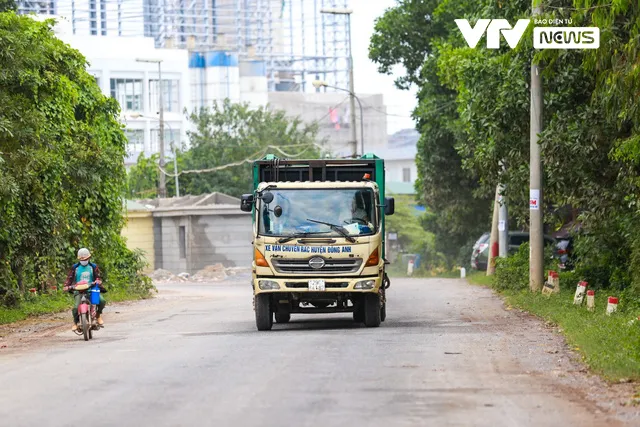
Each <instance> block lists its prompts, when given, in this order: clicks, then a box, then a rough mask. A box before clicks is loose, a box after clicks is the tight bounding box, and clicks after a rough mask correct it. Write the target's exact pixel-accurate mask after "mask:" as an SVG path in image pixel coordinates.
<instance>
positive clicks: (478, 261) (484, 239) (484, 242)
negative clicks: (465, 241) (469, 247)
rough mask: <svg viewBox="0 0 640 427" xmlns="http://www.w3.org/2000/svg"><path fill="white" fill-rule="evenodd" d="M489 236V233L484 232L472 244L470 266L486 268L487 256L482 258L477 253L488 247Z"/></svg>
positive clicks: (479, 268) (476, 268)
mask: <svg viewBox="0 0 640 427" xmlns="http://www.w3.org/2000/svg"><path fill="white" fill-rule="evenodd" d="M490 237H491V233H484V234H483V235H482V236H480V238H479V239H478V240H476V243H475V244H474V245H473V251H472V253H471V268H473V269H474V270H483V271H486V270H487V257H484V258H482V257H480V256H479V255H480V254H481V253H483V252H484V251H485V250H486V249H487V248H488V247H489V238H490Z"/></svg>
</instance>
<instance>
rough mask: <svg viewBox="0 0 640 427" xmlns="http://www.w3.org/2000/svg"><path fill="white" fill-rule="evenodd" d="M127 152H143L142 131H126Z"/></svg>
mask: <svg viewBox="0 0 640 427" xmlns="http://www.w3.org/2000/svg"><path fill="white" fill-rule="evenodd" d="M124 134H125V135H126V137H127V141H128V144H127V152H129V153H131V154H137V153H141V152H143V151H144V131H143V130H142V129H126V130H125V131H124Z"/></svg>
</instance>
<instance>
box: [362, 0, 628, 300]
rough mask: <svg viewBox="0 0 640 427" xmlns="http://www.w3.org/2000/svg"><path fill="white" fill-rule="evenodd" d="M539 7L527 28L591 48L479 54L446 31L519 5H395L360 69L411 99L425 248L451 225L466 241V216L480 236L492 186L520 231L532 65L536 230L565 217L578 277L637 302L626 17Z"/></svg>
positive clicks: (585, 6)
mask: <svg viewBox="0 0 640 427" xmlns="http://www.w3.org/2000/svg"><path fill="white" fill-rule="evenodd" d="M544 7H545V10H546V12H545V13H544V16H541V17H540V18H546V19H550V18H552V19H556V18H562V19H571V20H572V24H571V25H574V26H597V27H599V28H600V33H601V45H600V48H599V49H585V50H545V51H536V52H534V50H533V49H532V40H533V34H532V28H533V24H532V25H530V26H529V28H528V30H527V33H525V35H524V36H523V38H522V39H521V41H520V43H519V45H518V47H517V48H516V49H510V48H509V47H508V46H507V45H506V43H504V42H503V45H502V47H501V48H500V49H498V50H492V49H491V50H490V49H486V48H484V47H483V46H482V43H483V40H484V39H482V40H481V43H480V44H479V45H478V47H476V48H469V47H468V46H467V44H466V42H465V41H464V39H463V37H462V36H461V34H460V32H459V30H458V29H457V26H456V25H455V23H454V19H457V18H467V19H470V20H471V21H472V23H473V21H475V20H476V19H478V18H498V17H499V18H506V19H508V20H509V21H510V22H512V23H513V22H515V20H517V19H519V18H530V17H531V9H530V8H531V4H530V2H529V1H520V0H519V1H511V2H494V1H490V0H486V1H480V2H477V1H473V2H472V1H453V0H445V1H443V2H439V3H438V4H436V2H429V1H425V2H421V1H417V0H415V1H411V0H404V1H399V2H398V5H397V6H396V7H395V8H393V9H390V10H389V11H387V12H386V13H385V15H384V16H383V17H382V18H380V19H379V20H378V21H377V23H376V31H375V34H374V36H373V37H372V46H371V49H370V56H371V57H372V59H373V60H374V61H376V62H377V63H378V64H380V70H381V71H383V72H388V71H389V70H391V67H392V66H393V65H404V66H405V68H406V76H405V77H404V78H403V79H401V81H400V82H399V83H403V82H404V81H410V82H411V83H413V84H416V85H417V86H418V89H419V92H418V93H419V95H418V106H417V108H416V109H415V111H414V115H415V116H416V118H417V119H418V124H419V130H420V132H421V140H420V145H419V153H418V158H417V162H418V166H419V174H420V180H419V183H418V185H419V187H420V188H419V190H420V194H421V197H422V198H423V200H424V201H425V202H426V203H427V206H428V207H429V208H430V210H431V212H432V217H431V218H430V219H429V221H428V224H427V225H428V226H429V227H430V229H432V230H434V231H435V232H436V237H437V241H438V240H440V241H441V240H443V239H442V237H443V236H447V237H452V236H455V231H456V228H455V227H453V225H455V224H459V225H460V226H461V227H460V228H458V231H459V232H460V234H459V235H460V236H461V235H464V234H467V233H471V232H475V233H476V235H475V236H473V237H477V235H478V234H477V232H478V231H479V230H475V231H474V230H472V226H470V225H465V224H470V223H473V220H471V219H470V217H472V216H473V215H475V216H476V218H477V220H476V222H475V223H476V224H477V223H481V224H483V225H484V228H485V229H488V224H489V220H488V219H489V217H488V208H489V207H490V200H491V196H492V193H493V190H494V189H495V186H496V185H497V184H498V183H499V182H502V183H504V184H506V186H507V197H508V200H509V208H510V216H511V220H512V223H515V224H516V226H519V227H526V225H527V223H528V208H527V205H528V185H529V117H530V110H529V109H530V101H529V98H530V64H531V61H532V60H533V61H536V62H538V63H539V64H540V66H541V68H542V70H543V75H542V81H543V88H544V89H543V91H544V110H543V113H544V125H545V127H544V132H543V133H542V134H541V139H540V144H541V148H542V153H543V165H544V171H543V173H544V202H545V208H546V213H547V215H545V219H546V221H547V228H548V231H553V228H554V227H556V226H557V225H559V224H561V223H562V222H558V221H557V220H558V219H562V218H558V217H557V216H554V215H553V213H554V212H556V211H557V210H558V208H560V207H563V206H567V205H570V206H572V207H573V208H576V209H578V210H579V211H580V212H581V216H580V222H581V224H582V230H583V233H582V235H581V237H580V238H579V242H578V244H577V250H578V253H579V255H580V257H581V262H580V264H579V265H580V266H581V267H580V268H581V269H582V270H581V271H582V273H581V274H584V276H585V277H586V276H589V277H593V278H594V280H596V281H598V283H601V284H602V286H605V285H606V286H614V287H618V288H620V289H622V288H626V287H628V286H629V285H630V284H635V286H636V287H637V288H638V289H640V263H638V259H640V252H639V250H640V233H639V232H638V230H639V229H640V228H638V225H640V219H639V218H640V204H639V203H638V197H640V196H639V195H640V179H639V176H640V107H639V106H638V102H637V100H638V94H639V93H640V78H639V77H640V67H638V57H639V56H638V52H639V47H640V46H639V45H640V41H639V40H640V37H639V35H640V5H639V4H638V3H637V2H625V1H614V2H610V1H608V0H574V1H568V0H565V1H561V0H557V1H551V2H546V3H545V5H544ZM418 20H423V21H424V22H423V24H422V25H421V26H418V24H416V22H417V21H418ZM409 27H411V30H410V31H408V30H407V28H409ZM418 27H419V28H418ZM423 34H424V36H422V35H423ZM396 44H397V46H396ZM416 58H422V59H424V60H423V61H422V63H421V64H419V63H418V62H417V60H416ZM451 105H453V107H451ZM487 202H488V203H487ZM459 240H463V239H462V238H460V239H459ZM459 240H458V241H459ZM449 241H450V242H455V244H456V245H457V244H458V241H456V239H450V240H449Z"/></svg>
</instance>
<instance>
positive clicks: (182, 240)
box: [178, 225, 187, 259]
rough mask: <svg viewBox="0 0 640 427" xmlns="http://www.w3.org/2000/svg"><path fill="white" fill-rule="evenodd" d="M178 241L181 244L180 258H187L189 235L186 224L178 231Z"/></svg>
mask: <svg viewBox="0 0 640 427" xmlns="http://www.w3.org/2000/svg"><path fill="white" fill-rule="evenodd" d="M178 234H179V236H178V243H179V245H180V259H186V258H187V236H186V230H185V226H184V225H181V226H180V228H179V232H178Z"/></svg>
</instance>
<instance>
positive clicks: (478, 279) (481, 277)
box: [467, 271, 493, 286]
mask: <svg viewBox="0 0 640 427" xmlns="http://www.w3.org/2000/svg"><path fill="white" fill-rule="evenodd" d="M467 281H468V282H469V283H471V284H473V285H481V286H491V284H492V283H493V276H487V272H486V271H473V272H472V273H471V274H467Z"/></svg>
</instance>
